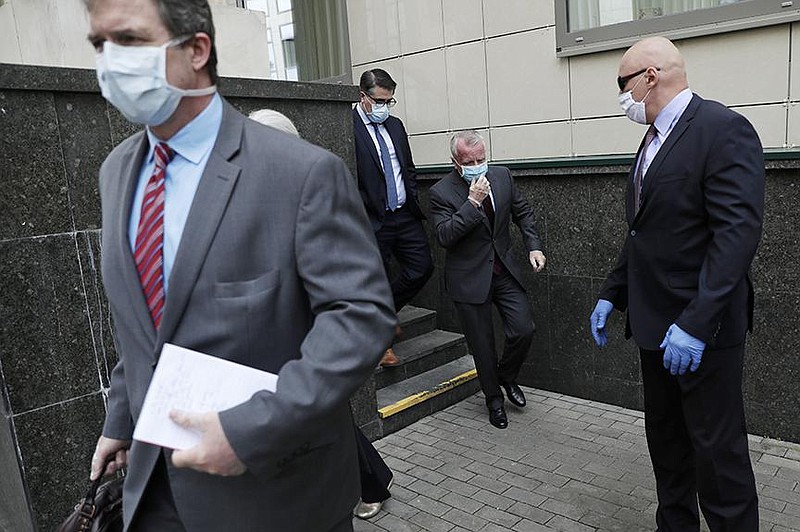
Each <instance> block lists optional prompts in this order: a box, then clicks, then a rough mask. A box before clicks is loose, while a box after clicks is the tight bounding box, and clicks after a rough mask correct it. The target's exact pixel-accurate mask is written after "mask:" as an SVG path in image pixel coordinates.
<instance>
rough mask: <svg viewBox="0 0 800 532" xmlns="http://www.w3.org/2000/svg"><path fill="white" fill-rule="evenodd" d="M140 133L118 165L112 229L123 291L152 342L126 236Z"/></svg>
mask: <svg viewBox="0 0 800 532" xmlns="http://www.w3.org/2000/svg"><path fill="white" fill-rule="evenodd" d="M140 135H141V137H140V139H139V141H138V142H136V143H134V144H133V145H132V147H131V149H130V150H129V151H128V153H127V154H126V155H125V156H124V158H123V160H122V161H121V164H120V168H124V169H125V170H123V172H124V173H123V172H120V178H121V179H122V183H121V187H120V190H121V192H122V194H121V195H120V197H121V202H122V203H121V205H119V207H120V208H119V209H117V212H118V217H117V223H116V227H115V228H114V230H115V231H116V233H117V234H116V235H115V238H114V241H115V242H116V243H117V245H118V246H119V248H118V249H117V251H118V252H119V253H120V256H121V257H122V261H121V264H122V271H121V272H120V274H121V277H122V281H123V283H124V284H125V290H124V291H125V293H126V294H127V295H128V297H129V301H128V304H129V307H130V308H131V309H132V310H133V314H134V316H136V321H137V322H139V326H140V327H141V328H142V332H143V333H144V335H145V336H147V338H148V339H149V340H150V341H151V342H154V341H155V337H156V331H155V328H154V327H153V319H152V318H151V317H150V310H149V309H148V308H147V301H145V298H144V293H143V292H142V283H141V281H140V280H139V272H138V270H137V269H136V261H135V260H134V258H133V252H132V251H131V245H130V239H129V238H128V227H129V225H130V219H131V210H132V208H133V198H134V195H135V194H136V185H137V184H138V183H139V172H140V171H141V169H142V162H143V160H144V157H145V155H146V154H147V150H148V147H149V145H150V143H149V142H148V140H147V135H146V134H144V133H143V132H142V133H140Z"/></svg>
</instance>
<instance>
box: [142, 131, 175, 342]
mask: <svg viewBox="0 0 800 532" xmlns="http://www.w3.org/2000/svg"><path fill="white" fill-rule="evenodd" d="M174 155H175V152H173V151H172V150H171V149H170V147H169V146H167V145H166V144H164V143H163V142H161V143H159V144H158V145H156V148H155V152H154V158H155V161H156V167H155V169H154V170H153V175H152V176H150V179H149V180H148V181H147V187H145V189H144V199H143V200H142V212H141V215H140V217H139V228H138V230H137V231H136V245H135V246H134V259H135V260H136V269H137V271H138V272H139V281H140V282H141V283H142V291H143V292H144V297H145V299H146V300H147V308H148V309H149V310H150V317H151V318H153V325H155V328H156V329H158V327H159V325H161V316H162V314H163V313H164V180H165V179H166V177H167V164H168V163H169V162H170V160H172V157H173V156H174Z"/></svg>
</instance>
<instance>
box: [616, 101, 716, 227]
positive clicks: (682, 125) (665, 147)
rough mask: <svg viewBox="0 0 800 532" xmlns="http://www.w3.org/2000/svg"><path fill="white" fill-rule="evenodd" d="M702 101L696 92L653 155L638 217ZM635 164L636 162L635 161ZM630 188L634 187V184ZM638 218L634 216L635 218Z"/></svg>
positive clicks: (643, 184)
mask: <svg viewBox="0 0 800 532" xmlns="http://www.w3.org/2000/svg"><path fill="white" fill-rule="evenodd" d="M701 102H702V98H700V97H699V96H697V95H696V94H695V95H693V96H692V99H691V101H690V102H689V105H688V106H687V107H686V109H685V110H684V111H683V114H682V115H681V117H680V118H679V119H678V123H677V124H675V127H674V128H672V131H671V132H670V134H669V136H668V137H667V140H666V141H665V142H664V144H662V145H661V147H660V148H659V149H658V153H656V156H655V157H653V161H652V162H651V163H650V166H649V167H648V169H647V174H646V175H645V176H644V182H643V183H642V206H641V208H640V209H639V212H638V213H637V215H636V218H638V217H639V216H640V215H641V213H642V211H644V207H645V205H646V204H647V198H648V196H649V193H650V190H651V189H652V188H653V186H654V185H653V182H657V181H658V178H659V169H660V168H661V165H662V163H663V162H664V160H665V159H666V158H667V156H668V155H669V152H670V151H672V148H674V147H675V145H676V144H677V143H678V141H679V140H680V138H681V137H682V136H683V134H684V133H685V132H686V130H687V129H689V126H691V125H692V120H693V119H694V115H695V113H696V112H697V108H698V107H699V106H700V103H701ZM642 142H644V141H642ZM640 151H641V148H640ZM634 164H636V163H635V162H634ZM634 171H635V169H634ZM630 188H631V189H633V187H632V186H631V187H630ZM630 203H631V204H632V203H633V201H631V202H630ZM636 218H634V220H635V219H636Z"/></svg>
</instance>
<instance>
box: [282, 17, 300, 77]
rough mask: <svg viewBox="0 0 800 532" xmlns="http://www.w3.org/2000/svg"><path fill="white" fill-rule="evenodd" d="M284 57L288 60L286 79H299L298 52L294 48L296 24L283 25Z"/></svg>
mask: <svg viewBox="0 0 800 532" xmlns="http://www.w3.org/2000/svg"><path fill="white" fill-rule="evenodd" d="M281 42H282V43H283V57H284V60H285V61H286V79H290V80H292V81H297V53H296V52H295V48H294V24H285V25H283V26H281Z"/></svg>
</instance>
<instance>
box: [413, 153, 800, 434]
mask: <svg viewBox="0 0 800 532" xmlns="http://www.w3.org/2000/svg"><path fill="white" fill-rule="evenodd" d="M791 155H792V154H784V155H783V157H785V158H774V157H779V156H778V155H776V156H774V157H772V156H771V157H770V159H771V160H768V161H767V184H766V202H765V205H766V206H765V216H764V233H763V237H762V240H761V245H760V247H759V249H758V252H757V254H756V257H755V259H754V261H753V266H752V276H753V282H754V285H755V292H756V294H755V297H756V303H755V320H754V327H753V333H752V334H751V335H750V336H749V337H748V340H747V351H746V358H745V368H744V374H745V378H744V386H743V388H744V395H745V401H746V414H747V426H748V430H749V431H750V432H751V433H755V434H759V435H763V436H769V437H772V438H778V439H781V440H787V441H793V442H797V441H800V395H799V394H798V391H797V388H798V382H800V381H799V380H798V379H800V357H798V356H797V355H796V354H797V352H798V350H800V320H798V319H797V309H798V308H800V295H799V294H798V289H800V270H798V268H797V264H798V263H800V237H798V234H797V230H796V227H798V226H800V210H798V208H797V205H798V202H799V201H800V161H798V160H797V159H795V158H792V157H791ZM627 172H628V164H618V163H614V165H612V166H591V167H583V166H573V167H555V168H549V169H518V168H514V169H512V173H513V174H514V176H515V179H516V181H517V185H518V186H519V188H520V189H521V190H522V193H523V194H524V195H525V197H526V198H527V199H528V201H529V202H530V204H531V205H532V206H533V208H534V212H535V213H536V223H537V227H538V229H539V232H540V234H541V236H542V237H543V239H544V247H545V254H546V256H547V268H546V269H545V271H544V272H542V273H540V274H534V273H533V272H532V271H531V270H530V269H528V270H527V272H528V273H527V274H526V276H527V277H526V288H527V290H528V295H529V298H530V301H531V304H532V307H533V313H534V321H535V322H536V335H535V336H534V342H533V347H532V349H531V353H530V355H529V358H528V360H527V362H526V364H525V366H523V371H522V377H521V381H522V383H523V384H526V385H529V386H533V387H536V388H542V389H546V390H552V391H556V392H560V393H564V394H568V395H573V396H577V397H583V398H586V399H592V400H595V401H602V402H605V403H612V404H616V405H620V406H624V407H627V408H634V409H638V410H642V409H643V395H642V381H641V376H640V372H639V355H638V350H637V349H636V347H635V345H634V343H633V341H626V340H625V339H624V332H625V318H624V315H623V314H621V313H619V312H615V313H613V314H612V317H611V319H610V320H609V324H608V329H609V332H608V334H609V339H610V342H609V345H608V346H607V347H606V348H605V349H603V350H602V351H601V350H600V349H599V348H597V347H596V346H595V345H594V341H593V340H592V338H591V335H590V332H589V315H590V314H591V312H592V309H593V308H594V305H595V303H596V301H597V293H598V291H599V289H600V286H601V285H602V283H603V281H604V280H605V277H606V275H607V274H608V272H609V271H610V270H611V269H612V268H613V266H614V264H615V262H616V258H617V254H618V253H619V250H620V248H621V247H622V243H623V241H624V236H625V221H624V219H625V218H624V199H623V198H624V189H625V181H626V178H627V175H628V174H627ZM442 176H443V174H425V175H423V176H421V181H420V189H421V195H422V196H423V198H422V205H423V206H424V208H426V209H427V208H428V199H427V191H428V189H429V188H430V186H431V185H433V184H434V183H435V182H436V180H438V179H439V178H441V177H442ZM428 229H429V230H430V229H431V228H430V224H429V226H428ZM429 233H430V231H429ZM512 235H513V237H514V239H515V242H516V247H517V250H518V254H517V260H518V261H520V264H525V262H524V261H527V257H526V256H525V253H524V251H523V248H522V240H521V238H520V237H519V232H518V231H517V230H516V229H512ZM431 246H432V248H433V249H434V260H435V263H436V273H435V274H434V277H433V278H432V279H431V281H429V283H428V285H427V286H426V287H425V292H424V293H423V294H421V295H420V297H419V298H418V301H417V302H416V303H418V304H420V305H422V306H427V307H429V308H432V309H435V310H437V311H438V317H439V326H440V327H442V328H444V329H449V330H454V331H458V330H460V326H459V323H458V319H457V317H456V315H455V311H454V308H453V305H452V303H451V302H450V301H449V299H448V298H447V295H446V294H445V293H444V283H443V280H442V271H443V267H444V251H443V250H442V248H440V247H439V246H438V245H437V244H436V242H435V240H434V239H433V237H432V235H431ZM495 337H496V339H497V343H498V348H499V347H500V346H501V345H502V342H501V339H502V329H501V327H500V323H499V318H498V317H497V316H495Z"/></svg>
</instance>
